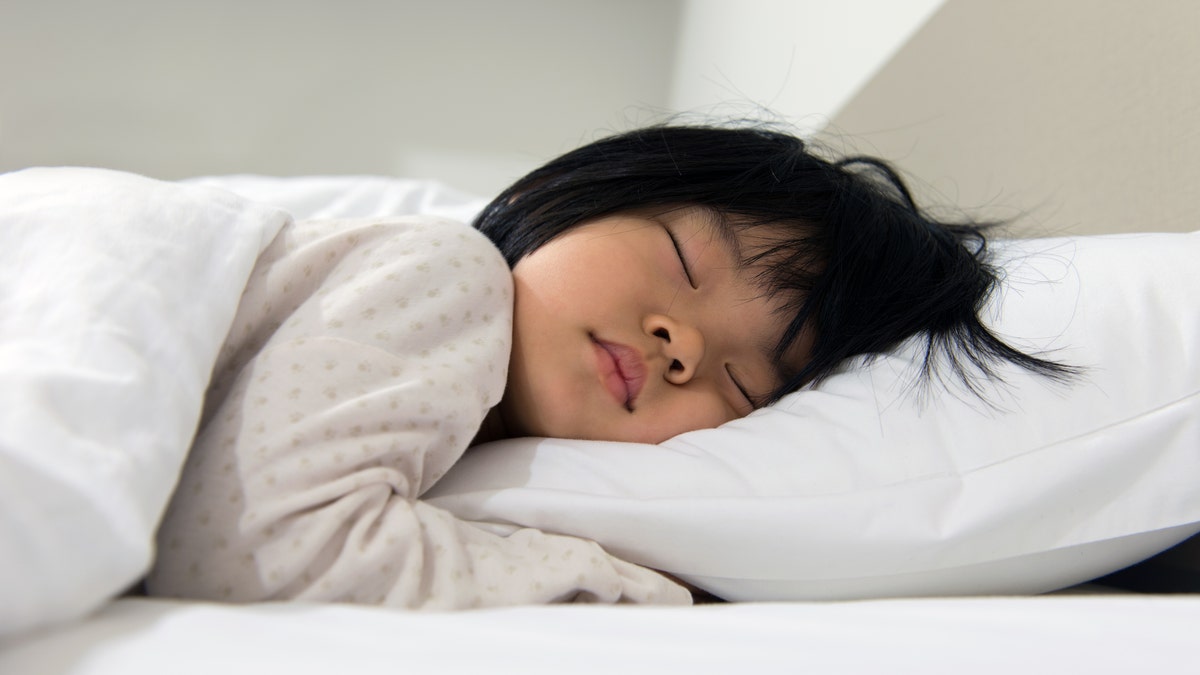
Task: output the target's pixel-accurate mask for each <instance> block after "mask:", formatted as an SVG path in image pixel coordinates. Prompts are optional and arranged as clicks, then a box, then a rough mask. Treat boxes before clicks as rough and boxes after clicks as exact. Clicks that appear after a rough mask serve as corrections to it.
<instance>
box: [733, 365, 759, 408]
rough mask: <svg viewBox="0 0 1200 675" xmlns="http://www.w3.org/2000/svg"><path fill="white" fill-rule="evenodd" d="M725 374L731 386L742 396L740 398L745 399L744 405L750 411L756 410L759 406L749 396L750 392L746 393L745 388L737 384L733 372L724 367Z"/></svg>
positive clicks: (739, 383)
mask: <svg viewBox="0 0 1200 675" xmlns="http://www.w3.org/2000/svg"><path fill="white" fill-rule="evenodd" d="M725 372H726V373H727V374H728V375H729V380H730V381H731V382H733V386H735V387H737V390H738V392H739V393H740V394H741V395H742V398H744V399H746V404H747V405H748V406H750V410H757V409H758V408H759V407H760V406H759V405H758V404H757V403H755V402H754V397H752V396H751V395H750V392H748V391H746V388H745V387H743V386H742V383H741V382H738V379H737V377H736V376H734V374H733V371H732V370H730V369H729V366H725Z"/></svg>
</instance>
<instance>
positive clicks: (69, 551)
mask: <svg viewBox="0 0 1200 675" xmlns="http://www.w3.org/2000/svg"><path fill="white" fill-rule="evenodd" d="M286 220H287V215H286V214H285V213H283V212H282V211H278V210H276V209H274V208H268V207H265V206H258V205H254V204H251V203H250V202H247V201H245V200H243V199H240V198H237V197H235V196H233V195H232V194H229V193H226V192H222V191H217V190H212V189H208V188H201V187H184V186H180V185H174V184H170V183H163V182H159V181H154V180H150V179H148V178H142V177H139V176H134V175H130V174H124V173H118V172H113V171H104V170H99V169H28V170H24V171H18V172H14V173H9V174H4V175H0V598H3V599H4V601H3V603H0V636H3V635H5V634H10V633H14V632H16V631H20V630H24V629H28V628H32V627H35V626H39V625H44V624H48V623H51V622H54V621H59V620H63V619H69V618H74V617H77V616H80V615H82V614H84V613H85V612H87V611H89V610H91V609H93V608H95V607H97V606H99V605H100V604H101V603H103V602H104V601H105V600H106V599H108V598H109V597H112V596H113V595H115V594H117V593H119V592H121V591H122V590H124V589H125V588H126V587H128V586H129V585H130V584H132V583H133V582H135V581H136V580H137V579H138V577H140V576H141V575H142V574H143V573H144V572H145V571H146V569H147V567H148V566H149V563H150V559H151V554H152V542H153V540H154V532H155V529H156V528H157V525H158V520H159V518H160V516H161V515H162V512H163V509H164V508H165V507H166V504H167V499H168V496H169V494H170V490H171V488H172V486H173V485H174V484H175V481H176V478H177V476H178V473H179V470H180V467H181V466H182V464H183V459H184V455H185V454H186V452H187V449H188V447H189V445H190V444H191V437H192V434H193V433H194V431H195V427H196V423H197V420H198V419H199V416H200V409H201V405H202V401H203V395H204V391H205V389H206V387H207V384H208V378H209V374H210V372H211V370H212V367H213V364H214V363H215V362H216V356H217V350H218V349H219V348H220V346H221V344H222V342H223V341H224V338H225V334H226V332H227V331H228V330H229V326H230V324H231V322H232V321H233V315H234V311H235V310H236V308H237V304H238V301H239V300H240V298H241V293H242V288H243V286H244V285H245V283H246V279H247V278H248V276H249V273H250V270H251V268H252V267H253V265H254V261H255V259H256V258H257V257H258V254H259V252H260V251H261V250H262V249H263V248H264V247H265V246H266V245H267V243H269V242H270V240H271V239H272V238H273V237H274V236H275V234H276V232H278V230H279V228H280V227H281V226H282V225H283V223H284V222H285V221H286Z"/></svg>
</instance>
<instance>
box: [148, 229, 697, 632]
mask: <svg viewBox="0 0 1200 675" xmlns="http://www.w3.org/2000/svg"><path fill="white" fill-rule="evenodd" d="M511 293H512V282H511V275H510V274H509V271H508V269H507V267H506V265H505V264H504V261H503V259H502V258H501V257H500V255H499V253H498V252H497V251H496V250H495V248H494V247H493V246H492V245H491V243H490V242H488V241H487V240H486V239H484V238H483V237H482V235H480V234H478V233H477V232H475V231H474V230H472V229H470V228H468V227H466V226H464V225H461V224H457V223H453V222H450V221H438V220H431V219H429V218H415V219H400V220H396V221H388V222H384V223H380V222H377V221H376V222H358V221H332V222H330V221H327V222H308V223H297V224H295V225H293V226H289V227H288V228H287V229H285V230H284V232H282V233H281V234H280V236H279V237H278V238H277V239H276V240H275V242H274V243H273V244H272V246H271V247H270V248H268V250H267V251H266V252H265V253H264V254H263V256H262V257H261V258H260V260H259V262H258V264H257V266H256V268H255V273H254V274H253V276H252V278H251V281H250V283H249V285H248V287H247V289H246V293H245V294H244V296H243V299H242V303H241V305H240V307H239V311H238V315H237V318H236V319H235V322H234V326H233V329H232V331H231V333H230V336H229V338H228V340H227V342H226V345H225V349H224V350H223V351H222V355H221V358H220V360H219V362H218V365H217V369H216V371H215V372H214V379H213V382H212V386H211V387H210V390H209V393H208V397H207V399H206V407H205V412H204V417H203V419H202V422H201V428H200V431H199V433H198V435H197V439H196V442H195V444H194V447H193V449H192V452H191V454H190V456H189V460H188V462H187V465H186V467H185V468H184V472H183V475H182V477H181V479H180V482H179V485H178V487H177V490H176V493H175V496H174V498H173V500H172V503H171V506H170V508H169V509H168V512H167V515H166V516H165V519H164V522H163V524H162V526H161V528H160V530H159V535H158V547H159V553H158V557H157V561H156V563H155V567H154V569H153V570H152V572H151V574H150V576H149V577H148V579H147V589H148V590H149V592H151V593H152V594H156V595H170V596H181V597H192V598H205V599H214V600H228V601H241V602H249V601H262V600H282V599H300V600H313V601H344V602H357V603H370V604H385V605H394V606H402V607H410V608H426V609H451V608H465V607H482V606H495V605H507V604H520V603H545V602H561V601H596V602H659V603H680V602H688V601H689V599H690V597H689V596H688V594H687V592H686V591H685V590H683V589H682V588H681V587H680V586H678V585H677V584H675V583H673V582H671V581H669V580H667V579H666V578H665V577H663V576H661V575H659V574H657V573H655V572H653V571H650V570H647V569H645V568H642V567H638V566H636V565H633V564H631V563H627V562H625V561H622V560H620V559H617V558H615V557H612V556H610V555H608V554H607V553H606V552H604V551H603V550H602V549H601V548H600V547H599V546H598V545H596V544H595V543H593V542H590V541H586V540H583V539H578V538H574V537H567V536H559V535H552V534H547V533H543V532H540V531H537V530H532V529H518V530H515V531H513V532H512V533H510V534H507V535H503V536H502V535H500V534H496V533H495V532H493V531H490V530H488V529H485V528H483V527H480V526H477V525H475V524H472V523H469V522H464V521H461V520H459V519H457V518H456V517H454V516H453V515H452V514H450V513H448V512H446V511H443V510H441V509H438V508H435V507H433V506H431V505H429V504H426V503H424V502H422V501H421V500H420V495H421V494H422V493H423V492H424V491H425V490H427V489H428V488H429V487H430V486H432V485H433V484H434V483H435V482H436V481H437V480H438V479H439V478H441V476H442V475H444V474H445V473H446V471H447V470H448V469H449V468H450V467H451V466H452V465H453V464H454V462H455V461H457V460H458V458H459V457H460V456H461V455H462V453H463V452H464V451H465V449H466V448H467V446H468V444H469V443H470V441H471V439H472V437H473V435H474V434H475V432H476V430H477V429H478V427H479V424H480V422H481V421H482V419H483V417H484V415H485V414H486V412H487V410H488V409H489V408H490V407H492V406H493V405H495V404H496V402H497V401H498V400H499V398H500V395H501V393H502V390H503V387H504V381H505V373H506V366H507V359H508V352H509V345H510V339H511V314H512V309H511V308H512V297H511Z"/></svg>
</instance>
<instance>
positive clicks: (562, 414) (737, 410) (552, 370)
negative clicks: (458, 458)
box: [495, 208, 807, 443]
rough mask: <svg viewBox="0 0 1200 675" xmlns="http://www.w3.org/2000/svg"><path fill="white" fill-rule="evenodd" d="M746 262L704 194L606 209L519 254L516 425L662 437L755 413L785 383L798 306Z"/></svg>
mask: <svg viewBox="0 0 1200 675" xmlns="http://www.w3.org/2000/svg"><path fill="white" fill-rule="evenodd" d="M672 239H674V241H675V242H677V243H678V250H677V249H676V245H675V244H674V243H673V242H672ZM743 245H745V244H744V243H743ZM737 262H738V257H737V255H736V254H735V252H734V250H733V248H732V247H731V245H730V242H728V241H727V240H726V239H725V238H724V237H723V235H722V234H721V232H720V231H719V230H718V229H717V226H716V225H714V224H713V222H712V219H711V217H710V215H709V214H708V213H707V212H705V211H703V210H701V209H693V208H688V209H678V210H675V211H671V212H668V213H666V214H663V213H662V212H661V211H654V212H651V211H646V212H637V213H629V214H621V215H615V216H609V217H605V218H601V219H599V220H595V221H592V222H590V223H586V224H583V225H580V226H577V227H575V228H573V229H571V230H569V231H568V232H566V233H564V234H562V235H560V236H558V237H557V238H555V239H553V240H552V241H551V242H550V243H548V244H545V245H544V246H542V247H541V248H539V249H537V250H535V251H534V252H533V253H531V254H529V255H527V256H526V257H525V258H523V259H522V260H520V261H519V262H518V263H517V265H516V267H515V268H514V269H513V278H514V282H515V291H516V295H515V302H516V304H515V317H514V329H513V353H512V360H511V363H510V366H509V375H508V387H507V389H506V390H505V393H504V399H503V401H501V403H500V405H499V406H498V408H497V410H496V411H495V412H496V413H498V414H499V415H500V416H501V419H502V424H503V425H504V426H505V428H506V433H507V435H508V436H550V437H556V438H577V439H591V440H610V441H637V442H645V443H657V442H660V441H664V440H666V439H668V438H670V437H672V436H675V435H677V434H680V433H683V432H685V431H691V430H695V429H703V428H711V427H716V426H718V425H720V424H722V423H724V422H727V421H729V420H732V419H735V418H737V417H741V416H744V415H746V414H747V413H749V412H750V411H751V410H752V409H753V408H754V404H753V403H752V400H751V399H760V398H762V397H765V396H766V395H768V394H770V393H771V392H773V391H774V390H775V389H776V388H777V387H778V386H779V385H780V384H781V377H782V376H781V373H780V369H779V368H778V367H777V364H776V363H775V362H774V361H773V360H772V359H771V357H770V353H771V349H772V348H773V347H774V345H775V344H776V343H777V342H778V340H779V336H780V335H781V333H782V331H783V328H784V325H785V320H784V317H783V315H781V314H777V313H776V312H775V311H774V310H775V309H776V307H777V306H778V305H777V304H776V303H775V302H774V301H772V300H769V299H767V298H764V297H761V296H762V293H761V291H760V290H759V289H758V288H757V287H756V286H755V285H754V283H752V280H751V279H750V278H749V277H750V275H751V274H752V273H753V271H752V270H739V269H738V265H737ZM689 275H690V281H689ZM801 342H802V343H804V344H801V345H799V346H798V347H797V348H795V349H793V350H792V351H793V352H796V354H795V358H793V359H790V360H792V361H796V362H795V363H790V364H788V365H790V366H791V367H792V368H793V369H794V368H796V367H798V366H799V365H802V362H803V359H804V358H806V355H807V342H806V341H805V340H801ZM747 394H749V397H750V398H748V397H747Z"/></svg>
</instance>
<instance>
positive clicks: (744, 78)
mask: <svg viewBox="0 0 1200 675" xmlns="http://www.w3.org/2000/svg"><path fill="white" fill-rule="evenodd" d="M942 2H943V0H836V1H831V0H737V1H736V2H733V1H731V0H684V2H683V17H682V23H681V25H680V33H679V51H678V53H677V57H676V61H675V70H674V76H673V77H672V79H671V98H670V101H671V107H672V108H673V109H675V110H680V111H688V112H698V113H712V114H715V115H718V116H744V115H751V116H754V115H759V114H762V113H763V112H766V111H770V112H769V114H771V115H774V116H777V117H780V118H782V119H784V120H786V121H788V122H790V123H792V124H794V125H795V126H796V127H797V128H798V129H799V130H800V131H801V132H802V133H812V132H814V131H817V130H819V129H821V128H822V127H824V126H825V124H826V123H828V121H829V116H830V115H831V114H832V113H833V112H834V111H836V110H838V109H839V108H840V107H841V106H842V105H843V104H844V103H845V102H846V100H847V99H848V98H849V97H850V96H851V95H852V94H853V93H854V92H855V91H856V90H857V89H858V88H859V87H860V86H861V85H862V84H863V83H864V82H865V81H866V80H867V79H868V78H869V77H870V76H871V75H872V74H873V73H874V72H875V71H876V70H877V69H878V68H879V66H880V65H881V64H883V63H884V62H885V61H887V59H888V58H889V57H890V56H891V55H892V53H894V52H895V50H896V49H897V48H899V47H900V45H902V44H904V41H905V40H906V39H907V38H908V37H909V36H910V35H911V34H912V33H913V31H915V30H916V29H917V28H918V27H919V26H920V25H921V24H922V23H923V22H924V21H925V20H926V19H928V18H929V16H930V15H931V14H932V13H933V12H934V11H935V10H936V9H937V8H938V6H939V5H941V4H942Z"/></svg>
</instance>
